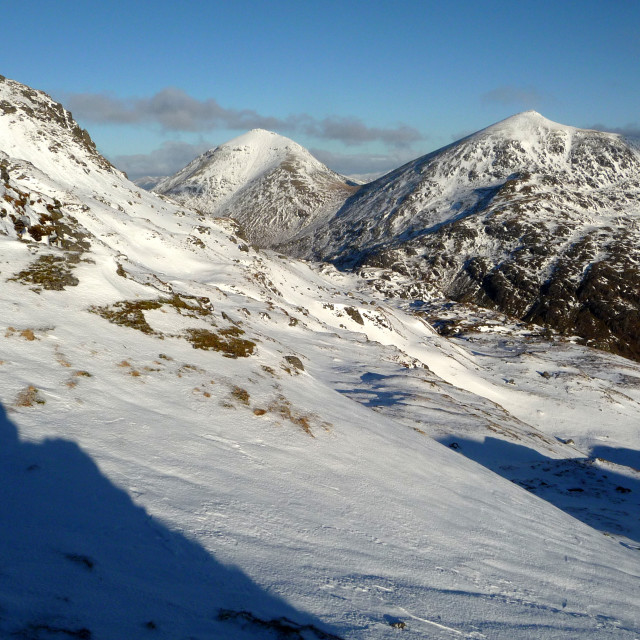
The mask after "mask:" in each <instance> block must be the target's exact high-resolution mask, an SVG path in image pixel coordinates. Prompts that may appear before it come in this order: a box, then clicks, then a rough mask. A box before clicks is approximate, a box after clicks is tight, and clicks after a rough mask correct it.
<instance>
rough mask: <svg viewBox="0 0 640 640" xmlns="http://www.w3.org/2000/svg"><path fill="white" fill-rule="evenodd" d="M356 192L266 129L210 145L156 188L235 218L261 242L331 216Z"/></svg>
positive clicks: (275, 239) (287, 235) (302, 150)
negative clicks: (213, 146)
mask: <svg viewBox="0 0 640 640" xmlns="http://www.w3.org/2000/svg"><path fill="white" fill-rule="evenodd" d="M355 190H356V187H354V186H353V185H352V184H351V183H350V182H349V181H348V180H347V179H346V178H344V177H343V176H340V175H338V174H337V173H334V172H333V171H331V170H330V169H328V168H327V167H325V166H324V165H323V164H322V163H321V162H319V161H318V160H316V159H315V158H314V157H313V156H312V155H311V154H310V153H309V152H308V151H307V150H306V149H305V148H304V147H302V146H300V145H299V144H297V143H296V142H294V141H293V140H290V139H289V138H285V137H284V136H281V135H278V134H277V133H273V132H271V131H265V130H264V129H253V130H252V131H248V132H247V133H245V134H243V135H241V136H238V137H237V138H234V139H233V140H230V141H229V142H225V143H224V144H221V145H219V146H218V147H215V148H214V149H210V150H209V151H207V152H205V153H204V154H202V155H201V156H200V157H198V158H196V159H195V160H193V162H191V163H190V164H189V165H187V166H186V167H185V168H184V169H182V170H181V171H179V172H178V173H176V174H175V175H174V176H171V177H169V178H167V179H165V180H163V181H162V182H160V183H159V184H158V185H157V186H156V187H155V189H154V191H155V192H157V193H161V194H163V195H167V196H170V197H172V198H174V199H175V200H177V201H178V202H181V203H182V204H185V205H187V206H191V207H195V208H197V209H199V210H200V211H203V212H205V213H209V214H212V215H215V216H226V217H233V218H235V219H236V220H238V221H239V222H240V223H241V224H242V225H243V227H244V228H245V230H246V232H247V235H248V237H249V239H250V240H251V242H253V243H254V244H257V245H259V246H273V245H275V244H279V243H282V242H284V241H286V240H288V239H289V238H290V237H291V236H292V235H294V234H295V233H296V232H298V231H300V230H301V229H303V228H306V227H308V226H309V225H311V224H312V223H314V222H317V221H318V220H319V219H324V218H326V217H328V216H330V215H332V214H333V213H334V212H335V211H336V210H337V209H338V208H339V207H340V206H341V205H342V203H343V202H344V201H345V200H346V198H347V197H349V196H350V195H351V194H352V193H353V192H354V191H355Z"/></svg>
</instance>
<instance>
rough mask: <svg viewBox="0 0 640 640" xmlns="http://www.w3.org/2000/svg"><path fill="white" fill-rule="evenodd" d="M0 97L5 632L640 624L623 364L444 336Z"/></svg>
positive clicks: (24, 93) (30, 104)
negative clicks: (159, 187)
mask: <svg viewBox="0 0 640 640" xmlns="http://www.w3.org/2000/svg"><path fill="white" fill-rule="evenodd" d="M0 104H1V105H3V107H2V113H0V151H1V152H2V155H1V156H0V160H1V166H2V183H1V184H0V190H1V195H2V197H3V202H2V205H1V208H2V212H3V214H4V215H2V217H1V218H0V279H1V281H2V287H1V288H0V309H1V311H2V313H1V316H0V319H1V323H2V326H1V327H0V374H2V387H1V389H0V404H1V408H0V429H1V433H0V442H1V443H2V445H1V446H0V456H1V459H2V468H3V479H4V482H3V483H2V499H1V503H2V509H1V510H0V513H1V516H0V517H1V518H2V523H1V525H0V526H1V530H2V532H3V535H2V537H0V549H1V553H2V557H3V560H4V561H3V565H2V567H1V568H0V633H1V634H3V635H4V636H5V637H19V638H33V639H36V640H38V639H41V640H49V638H58V637H77V638H91V639H94V640H95V639H98V640H100V639H105V640H107V639H108V640H111V639H114V640H115V639H121V638H143V637H147V636H148V637H157V638H167V639H169V638H171V639H174V638H185V639H186V638H199V639H202V640H204V639H205V638H293V639H294V640H295V639H310V638H321V639H327V638H342V639H344V640H347V639H363V640H364V639H365V638H391V637H396V636H397V634H401V635H402V637H406V638H443V639H445V638H488V639H494V638H497V639H502V638H504V639H513V638H522V639H524V638H541V639H551V638H557V639H560V638H563V639H565V638H573V637H580V638H583V637H584V638H594V639H600V638H629V639H632V638H636V637H638V635H640V615H639V612H638V608H637V596H638V592H637V588H638V578H639V577H640V553H639V547H640V524H639V520H638V515H639V510H638V506H639V500H640V498H639V495H640V473H639V472H638V471H636V470H635V469H634V467H635V468H637V467H639V466H640V462H639V461H638V448H639V447H638V443H639V442H640V433H639V431H640V365H638V364H637V363H634V362H633V361H630V360H625V359H623V358H620V357H617V356H614V355H610V354H606V353H604V352H601V351H596V350H593V349H589V348H588V347H584V346H580V345H577V344H575V343H574V342H572V341H569V340H566V339H561V338H560V337H559V336H557V335H551V336H550V335H540V333H539V332H536V330H535V328H534V327H532V326H531V325H524V324H523V323H515V322H513V321H511V320H510V319H507V318H502V317H499V316H496V317H495V318H494V319H491V318H490V319H489V320H487V319H486V318H484V317H482V318H480V319H478V320H477V321H475V322H472V323H469V326H468V327H465V328H463V329H462V330H460V331H459V332H457V333H456V335H455V337H451V338H447V337H445V336H442V335H439V334H438V333H437V332H436V331H435V330H434V329H433V328H432V325H431V324H430V323H429V322H427V319H428V320H431V321H433V320H432V318H429V316H428V315H427V314H423V315H421V314H420V313H419V309H416V308H414V307H412V305H411V304H410V303H409V302H408V301H406V300H399V299H390V300H385V298H384V296H383V294H382V293H380V292H379V291H377V290H375V288H371V287H370V286H369V284H368V283H367V281H366V280H364V279H361V278H359V277H358V276H356V275H353V274H349V273H343V272H340V271H338V270H336V269H335V268H333V267H331V266H329V265H318V264H311V263H306V262H302V261H296V260H293V259H291V258H288V257H285V256H282V255H277V254H275V253H272V252H270V251H264V250H258V249H256V248H254V247H252V246H250V245H249V244H248V243H246V242H245V241H244V240H242V238H241V237H240V235H239V228H238V226H237V224H236V223H235V222H233V221H232V220H229V219H227V218H224V219H214V218H212V217H211V216H207V215H204V214H203V213H201V212H197V211H194V210H191V209H189V208H185V207H181V206H178V205H177V204H176V203H174V202H172V201H169V200H167V199H163V198H160V197H158V196H156V195H154V194H151V193H146V192H144V191H142V190H140V189H138V188H137V187H136V186H135V185H133V184H132V183H131V182H129V181H128V180H127V179H126V178H125V177H124V175H123V174H121V173H120V172H118V171H117V170H115V169H113V168H112V167H110V166H109V165H108V163H106V161H104V160H101V159H100V157H99V156H97V153H96V152H95V151H94V150H93V148H92V146H91V145H90V144H88V142H87V138H85V137H84V136H83V135H82V134H81V133H78V131H79V129H78V128H77V127H74V125H75V123H73V122H72V121H71V120H70V117H69V116H68V114H67V112H64V111H59V110H58V109H57V107H54V106H53V105H54V104H55V103H52V102H51V101H50V99H49V98H48V97H47V96H45V95H44V94H41V93H39V92H35V91H33V90H29V89H28V88H26V87H24V86H23V85H19V84H17V83H13V82H11V81H8V80H3V81H2V82H0ZM7 105H8V107H7ZM12 109H13V110H12ZM52 110H53V111H52ZM52 112H53V113H57V114H58V115H59V118H57V119H55V118H52V116H51V114H52ZM54 142H55V145H54ZM452 313H453V312H452ZM465 313H466V312H465ZM467 317H469V316H467Z"/></svg>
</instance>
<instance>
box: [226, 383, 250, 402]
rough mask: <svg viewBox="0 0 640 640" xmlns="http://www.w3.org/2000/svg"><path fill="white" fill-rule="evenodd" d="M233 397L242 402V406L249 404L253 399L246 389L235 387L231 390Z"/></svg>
mask: <svg viewBox="0 0 640 640" xmlns="http://www.w3.org/2000/svg"><path fill="white" fill-rule="evenodd" d="M231 395H232V396H233V397H234V398H235V399H236V400H237V401H238V402H241V403H242V404H246V405H248V404H249V398H250V397H251V396H250V395H249V392H248V391H247V390H246V389H243V388H242V387H233V389H232V390H231Z"/></svg>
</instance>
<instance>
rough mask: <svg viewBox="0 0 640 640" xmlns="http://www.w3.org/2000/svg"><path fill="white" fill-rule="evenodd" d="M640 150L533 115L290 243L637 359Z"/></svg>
mask: <svg viewBox="0 0 640 640" xmlns="http://www.w3.org/2000/svg"><path fill="white" fill-rule="evenodd" d="M639 222H640V153H639V152H638V151H637V150H636V149H634V148H632V147H630V146H629V144H628V143H627V142H626V141H625V140H624V139H623V138H621V137H620V136H618V135H615V134H609V133H602V132H598V131H590V130H582V129H576V128H574V127H568V126H564V125H560V124H556V123H554V122H551V121H550V120H547V119H546V118H544V117H542V116H541V115H540V114H538V113H535V112H533V111H529V112H525V113H522V114H519V115H516V116H513V117H511V118H508V119H507V120H505V121H503V122H500V123H498V124H495V125H493V126H491V127H488V128H487V129H484V130H483V131H480V132H478V133H476V134H474V135H472V136H469V137H468V138H465V139H463V140H461V141H459V142H457V143H455V144H453V145H451V146H449V147H446V148H444V149H441V150H440V151H436V152H434V153H432V154H430V155H427V156H424V157H422V158H419V159H417V160H415V161H413V162H411V163H409V164H407V165H405V166H404V167H401V168H400V169H397V170H396V171H394V172H392V173H390V174H388V175H386V176H384V177H382V178H380V179H378V180H377V181H375V182H373V183H371V184H369V185H366V186H364V187H363V188H362V189H361V190H360V191H359V192H358V193H357V194H355V195H354V196H353V197H352V198H350V199H349V200H347V202H346V203H345V205H344V206H343V207H342V209H341V210H340V211H338V212H337V213H336V215H335V216H334V217H333V218H332V219H330V220H327V221H326V222H325V223H324V224H323V226H322V228H314V229H313V231H312V232H309V233H307V232H306V231H305V230H303V231H302V232H301V233H300V234H298V236H297V237H295V238H294V239H293V240H292V241H291V242H290V243H289V244H288V245H287V246H286V247H281V249H283V250H285V251H287V252H289V253H291V254H293V255H298V256H302V257H306V258H314V259H330V260H332V261H334V262H336V263H338V264H340V265H342V266H343V267H350V268H352V267H354V266H355V267H358V268H360V269H361V273H363V275H365V276H366V277H369V278H370V279H371V280H372V282H373V283H374V284H375V285H376V286H377V287H379V288H380V289H381V290H384V291H385V292H386V293H387V294H388V295H400V296H403V297H410V298H417V299H423V300H429V299H433V298H437V297H442V296H445V297H447V298H449V299H451V298H453V299H455V300H461V301H467V302H474V303H477V304H480V305H483V306H485V307H489V308H496V309H499V310H501V311H504V312H507V313H509V314H511V315H513V316H516V317H518V318H522V319H525V320H528V321H532V322H536V323H538V324H546V325H549V326H551V327H553V328H554V329H557V330H559V331H562V332H563V333H565V334H568V335H573V334H577V335H580V336H582V337H583V338H584V339H585V340H586V341H588V343H589V344H593V345H594V346H598V347H601V348H604V349H608V350H612V351H614V352H615V353H620V354H623V355H625V356H629V357H633V358H636V359H640V342H639V341H638V336H640V298H639V297H638V291H640V266H639V265H640V248H639V247H640V226H639Z"/></svg>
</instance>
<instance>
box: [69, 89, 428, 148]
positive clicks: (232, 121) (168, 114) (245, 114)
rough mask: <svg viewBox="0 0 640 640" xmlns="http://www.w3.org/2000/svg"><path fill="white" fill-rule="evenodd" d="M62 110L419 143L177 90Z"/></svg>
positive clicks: (401, 129) (351, 123)
mask: <svg viewBox="0 0 640 640" xmlns="http://www.w3.org/2000/svg"><path fill="white" fill-rule="evenodd" d="M65 102H66V105H67V107H68V108H69V109H70V110H71V111H72V112H73V113H74V115H75V116H76V117H77V118H78V119H79V120H84V121H88V122H95V123H101V124H159V125H160V126H161V127H162V128H163V129H165V130H167V131H190V132H206V131H212V130H214V129H231V130H243V131H244V130H248V129H256V128H260V129H269V130H272V131H279V132H281V133H290V134H294V133H301V134H305V135H309V136H313V137H315V138H318V139H323V140H337V141H340V142H342V143H344V144H346V145H358V144H363V143H366V142H382V143H383V144H385V145H387V146H389V147H396V148H402V147H407V146H409V145H411V144H412V143H413V142H416V141H418V140H421V139H423V135H422V134H421V133H420V132H419V131H418V130H417V129H415V128H414V127H410V126H409V125H407V124H403V123H399V124H397V125H395V126H393V127H388V128H381V127H369V126H367V125H366V124H364V123H363V122H362V121H361V120H359V119H358V118H354V117H342V116H331V117H328V118H322V119H319V118H315V117H313V116H311V115H309V114H305V113H303V114H296V115H291V116H288V117H286V118H278V117H275V116H268V115H267V116H265V115H262V114H260V113H258V112H257V111H255V110H253V109H228V108H226V107H223V106H221V105H220V104H219V103H218V102H217V101H216V100H214V99H213V98H208V99H206V100H199V99H197V98H194V97H192V96H190V95H189V94H187V93H186V92H184V91H182V90H181V89H176V88H172V87H169V88H166V89H162V91H159V92H158V93H156V94H155V95H153V96H151V97H150V98H132V99H123V98H118V97H115V96H112V95H108V94H96V93H74V94H70V95H67V96H66V99H65Z"/></svg>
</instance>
